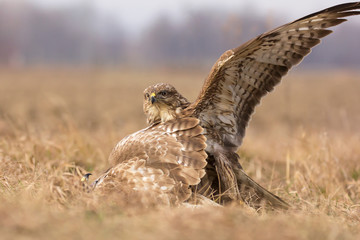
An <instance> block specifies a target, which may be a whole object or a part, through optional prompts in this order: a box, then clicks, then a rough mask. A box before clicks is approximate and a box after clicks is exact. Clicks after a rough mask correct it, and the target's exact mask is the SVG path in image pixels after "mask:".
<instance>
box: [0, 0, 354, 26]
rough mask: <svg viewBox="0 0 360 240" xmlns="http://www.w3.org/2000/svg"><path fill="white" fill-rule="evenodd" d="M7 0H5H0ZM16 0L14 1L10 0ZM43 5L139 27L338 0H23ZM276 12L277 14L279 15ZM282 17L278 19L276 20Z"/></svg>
mask: <svg viewBox="0 0 360 240" xmlns="http://www.w3.org/2000/svg"><path fill="white" fill-rule="evenodd" d="M0 1H8V0H0ZM12 1H16V0H12ZM25 1H30V2H37V3H40V4H41V5H44V6H47V7H56V6H66V5H71V4H79V3H89V4H93V5H95V6H96V7H97V8H98V9H99V10H100V11H101V12H102V13H104V14H109V15H111V16H114V17H115V18H118V19H119V20H120V21H121V23H122V25H123V26H124V27H129V28H131V29H139V30H141V29H143V28H144V27H145V26H146V25H147V24H148V23H150V22H151V21H152V20H153V19H155V18H156V17H157V16H159V15H161V14H163V13H167V14H168V15H171V16H175V17H177V18H181V15H183V14H184V12H186V10H189V9H202V8H210V9H224V10H231V11H232V12H239V14H241V13H242V12H243V11H244V9H256V10H257V12H258V13H259V14H264V15H269V14H272V15H274V14H277V13H280V14H281V15H282V16H284V17H287V19H286V18H284V23H286V22H287V21H290V20H295V19H297V18H300V17H303V16H305V15H307V14H310V13H312V12H316V11H319V10H321V9H323V8H327V7H330V6H333V5H337V4H340V3H345V2H350V1H351V0H350V1H346V0H345V1H342V0H25ZM280 14H279V15H280ZM280 20H282V19H280Z"/></svg>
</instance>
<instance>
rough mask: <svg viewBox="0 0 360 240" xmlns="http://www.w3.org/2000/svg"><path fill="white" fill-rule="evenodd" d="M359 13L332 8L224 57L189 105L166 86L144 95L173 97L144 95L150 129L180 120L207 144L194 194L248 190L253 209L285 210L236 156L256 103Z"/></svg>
mask: <svg viewBox="0 0 360 240" xmlns="http://www.w3.org/2000/svg"><path fill="white" fill-rule="evenodd" d="M359 8H360V2H355V3H346V4H341V5H337V6H334V7H331V8H328V9H325V10H322V11H319V12H316V13H313V14H310V15H308V16H306V17H303V18H301V19H298V20H296V21H294V22H291V23H288V24H285V25H283V26H281V27H278V28H276V29H274V30H272V31H269V32H267V33H264V34H262V35H260V36H258V37H256V38H254V39H252V40H250V41H248V42H247V43H245V44H243V45H241V46H239V47H237V48H235V49H232V50H228V51H226V52H225V53H224V54H223V55H222V56H221V57H220V58H219V59H218V60H217V62H216V63H215V64H214V66H213V67H212V69H211V71H210V74H209V75H208V77H207V79H206V80H205V83H204V86H203V88H202V90H201V92H200V95H199V96H198V98H197V99H196V101H195V102H193V103H192V104H190V103H188V102H187V101H186V102H185V101H184V99H185V98H184V97H182V96H181V95H180V94H179V93H178V92H177V91H176V90H174V88H173V87H171V86H169V85H166V84H160V85H155V86H151V87H149V88H147V90H145V94H151V93H155V95H157V93H158V92H161V91H162V90H161V89H166V88H171V89H172V90H171V91H172V95H173V96H175V99H171V100H170V99H169V100H168V99H167V98H166V97H165V98H163V99H162V100H161V102H158V101H155V102H151V101H149V100H151V99H149V98H148V97H147V96H148V95H145V99H144V111H145V114H146V115H147V120H148V123H149V124H153V123H155V122H159V121H160V122H164V121H167V120H169V119H171V118H179V117H180V118H181V117H182V116H184V115H185V116H186V115H188V116H193V117H196V118H198V119H199V120H200V125H201V126H202V127H203V128H204V135H205V136H206V138H207V141H206V143H207V148H206V152H207V153H208V155H209V157H208V159H207V161H208V165H207V168H206V169H207V174H206V176H205V177H204V178H203V180H202V182H201V184H199V185H198V189H199V188H201V189H202V190H201V191H203V192H204V194H207V193H208V192H209V191H208V192H206V191H204V189H205V190H206V189H209V190H210V192H215V193H218V194H221V195H222V196H223V199H228V200H236V199H244V198H245V199H246V196H249V194H248V193H249V192H250V190H251V189H252V190H253V191H254V195H253V196H254V198H255V201H252V202H255V204H257V203H256V202H259V201H261V200H264V199H265V200H267V201H268V202H269V203H270V204H271V205H273V206H275V207H285V208H286V207H288V205H287V204H286V203H285V202H284V201H282V200H281V199H280V198H278V197H277V196H275V195H273V194H271V193H270V192H268V191H267V190H265V189H264V188H262V187H261V186H259V185H258V184H257V183H255V182H254V181H253V180H252V179H251V178H249V177H248V176H247V175H246V174H245V172H244V171H243V170H242V168H241V165H240V164H239V161H238V160H239V156H238V155H237V154H236V151H237V149H238V148H239V146H240V145H241V143H242V140H243V137H244V135H245V128H246V126H247V125H248V122H249V120H250V116H251V115H252V113H253V112H254V108H255V106H256V105H257V104H259V102H260V99H261V98H262V97H263V96H264V95H266V94H267V93H268V92H270V91H271V90H272V89H273V88H274V87H275V85H277V84H278V83H279V82H280V80H281V78H282V77H283V76H284V75H285V74H286V73H287V72H288V70H289V69H290V68H291V67H292V66H294V65H296V64H298V63H300V61H301V60H302V59H303V58H304V57H305V56H306V55H307V54H309V53H310V51H311V48H312V47H314V46H315V45H317V44H319V43H320V39H321V38H323V37H325V36H326V35H328V34H330V33H331V32H332V31H331V30H328V29H327V28H329V27H332V26H335V25H338V24H340V23H342V22H344V21H346V19H343V18H344V17H348V16H352V15H358V14H360V12H359V11H355V10H357V9H359ZM149 89H150V90H149ZM149 96H150V95H149ZM180 99H181V100H180ZM185 100H186V99H185ZM180 102H181V104H180ZM160 106H161V107H160ZM154 109H157V110H158V111H155V110H154ZM169 112H170V113H172V114H168V113H169ZM175 113H176V114H175ZM164 116H166V117H164ZM253 200H254V199H253Z"/></svg>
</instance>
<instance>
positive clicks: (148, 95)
mask: <svg viewBox="0 0 360 240" xmlns="http://www.w3.org/2000/svg"><path fill="white" fill-rule="evenodd" d="M187 106H189V102H188V101H187V99H186V98H184V97H183V96H182V95H181V94H180V93H179V92H178V91H177V90H176V89H175V88H174V87H173V86H171V85H170V84H167V83H158V84H155V85H152V86H150V87H148V88H146V89H145V91H144V104H143V108H144V112H145V114H146V116H147V122H148V124H153V123H156V122H166V121H168V120H171V119H173V118H175V117H176V111H177V110H179V109H184V108H186V107H187Z"/></svg>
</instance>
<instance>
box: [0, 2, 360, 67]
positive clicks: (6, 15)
mask: <svg viewBox="0 0 360 240" xmlns="http://www.w3.org/2000/svg"><path fill="white" fill-rule="evenodd" d="M274 21H275V22H274ZM274 21H272V22H270V21H269V19H267V18H259V17H258V16H252V15H249V14H243V15H242V14H240V13H236V14H235V13H229V12H224V11H215V10H201V11H189V12H188V13H186V17H185V18H184V20H183V21H181V22H176V21H173V19H172V18H171V17H170V16H167V15H163V16H161V17H159V18H158V19H156V20H155V21H154V22H153V23H152V24H151V25H150V26H149V27H148V28H147V29H146V30H145V31H144V32H143V33H141V34H139V35H138V36H137V37H136V38H134V37H131V36H130V34H128V32H127V30H126V29H124V28H122V27H121V25H120V24H119V23H118V22H117V21H115V20H114V19H111V18H109V17H104V16H100V15H99V14H98V13H97V12H96V11H95V9H93V8H92V7H91V6H90V5H81V6H77V7H72V8H66V9H64V8H63V9H51V10H50V9H43V8H40V7H36V6H34V5H31V4H29V3H25V2H24V3H22V4H12V3H9V2H3V3H0V65H14V66H18V65H19V66H23V65H25V66H26V65H75V66H77V65H115V66H117V65H135V64H136V65H141V66H153V65H172V66H176V65H182V66H195V67H196V66H201V65H208V64H209V63H212V62H214V61H215V60H216V59H217V57H218V56H219V55H220V54H221V53H222V52H224V51H225V50H227V49H230V48H233V47H236V46H238V45H240V44H241V43H244V42H246V41H247V40H249V39H250V38H252V37H255V36H256V35H258V34H260V33H262V32H264V31H266V30H269V29H270V28H271V27H274V26H275V25H278V24H277V22H276V19H275V20H274ZM333 35H334V36H333V37H328V39H326V41H324V44H323V46H322V47H321V48H319V49H315V51H314V53H313V54H312V56H311V58H310V59H309V60H308V61H307V62H306V63H311V64H313V63H315V62H321V63H322V64H323V65H334V64H336V65H346V66H352V67H357V66H359V64H360V54H359V50H358V49H360V41H359V39H360V28H359V25H356V24H355V23H351V21H350V23H347V24H344V25H342V26H341V27H340V28H339V29H336V31H335V33H334V34H333ZM355 49H356V51H354V50H355Z"/></svg>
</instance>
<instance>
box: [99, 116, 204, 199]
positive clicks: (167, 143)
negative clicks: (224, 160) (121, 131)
mask: <svg viewBox="0 0 360 240" xmlns="http://www.w3.org/2000/svg"><path fill="white" fill-rule="evenodd" d="M202 131H203V129H202V127H200V125H199V120H198V119H196V118H182V119H174V120H171V121H168V122H165V123H163V124H158V125H155V126H152V127H149V128H147V129H144V130H141V131H139V132H136V133H134V134H132V135H129V136H128V137H126V138H124V139H123V140H122V141H120V142H119V143H118V144H117V145H116V146H115V148H114V149H113V151H112V153H111V154H110V158H109V160H110V162H111V163H112V164H114V165H115V166H114V167H112V168H110V169H109V170H108V171H107V172H106V173H104V174H103V175H102V176H101V177H99V178H98V179H97V180H96V181H95V182H94V184H93V185H94V187H95V189H96V190H98V191H102V192H103V193H106V192H113V191H116V192H126V191H136V192H138V193H140V194H141V195H142V196H143V197H144V196H145V197H147V198H151V197H153V198H154V199H156V200H159V201H161V202H163V203H177V202H182V201H184V200H186V199H188V198H189V197H190V195H191V191H190V189H189V186H190V185H196V184H198V183H199V182H200V179H201V178H202V177H203V176H204V174H205V170H204V167H205V166H206V164H207V162H206V158H207V155H206V153H205V151H204V150H205V148H206V144H205V141H206V138H205V137H204V136H203V135H202V134H201V133H202Z"/></svg>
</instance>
